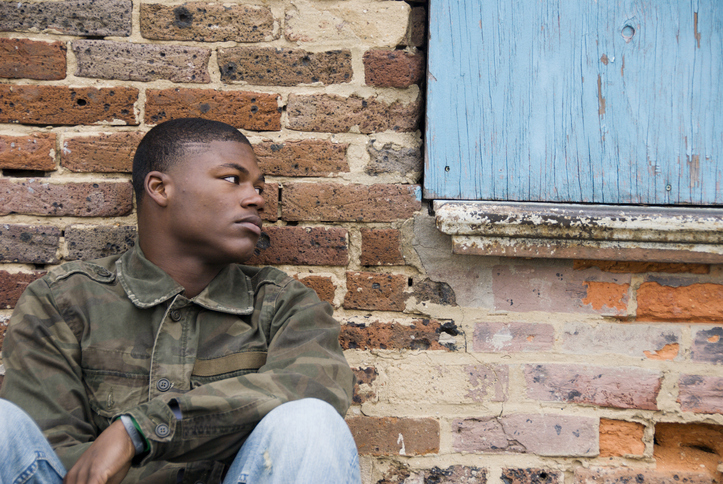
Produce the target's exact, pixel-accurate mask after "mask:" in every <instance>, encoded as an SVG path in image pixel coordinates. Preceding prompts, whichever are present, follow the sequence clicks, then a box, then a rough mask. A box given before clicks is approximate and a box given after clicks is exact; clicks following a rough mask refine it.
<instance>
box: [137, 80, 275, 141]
mask: <svg viewBox="0 0 723 484" xmlns="http://www.w3.org/2000/svg"><path fill="white" fill-rule="evenodd" d="M278 98H279V96H278V95H276V94H266V93H258V92H243V91H216V90H215V89H181V88H176V89H162V90H156V89H149V90H148V91H147V93H146V123H148V124H158V123H162V122H163V121H168V120H169V119H175V118H184V117H198V118H204V119H213V120H216V121H222V122H224V123H226V124H230V125H231V126H234V127H236V128H242V129H249V130H253V131H278V130H280V129H281V112H280V111H279V108H278Z"/></svg>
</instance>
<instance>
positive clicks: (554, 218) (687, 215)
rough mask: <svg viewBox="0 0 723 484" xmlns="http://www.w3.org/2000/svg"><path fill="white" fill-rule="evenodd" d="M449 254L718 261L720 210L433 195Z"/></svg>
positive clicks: (722, 248)
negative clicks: (454, 198)
mask: <svg viewBox="0 0 723 484" xmlns="http://www.w3.org/2000/svg"><path fill="white" fill-rule="evenodd" d="M434 212H435V216H436V223H437V228H438V229H439V230H440V231H441V232H443V233H445V234H448V235H451V236H452V244H453V252H454V253H455V254H469V255H489V256H502V257H532V258H555V259H598V260H618V261H656V262H686V263H706V264H716V263H723V209H718V208H680V207H636V206H613V205H573V204H551V203H528V202H525V203H519V202H459V201H444V200H436V201H435V202H434Z"/></svg>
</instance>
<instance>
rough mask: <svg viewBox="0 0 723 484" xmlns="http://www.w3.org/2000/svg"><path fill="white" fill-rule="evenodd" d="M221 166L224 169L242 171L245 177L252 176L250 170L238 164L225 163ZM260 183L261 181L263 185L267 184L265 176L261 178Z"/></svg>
mask: <svg viewBox="0 0 723 484" xmlns="http://www.w3.org/2000/svg"><path fill="white" fill-rule="evenodd" d="M221 166H222V167H224V168H233V169H234V170H238V171H240V172H241V173H243V174H244V175H250V174H251V173H250V172H249V170H248V168H246V167H245V166H241V165H239V164H238V163H224V164H223V165H221ZM258 181H260V182H262V183H266V177H265V176H264V175H261V176H259V178H258Z"/></svg>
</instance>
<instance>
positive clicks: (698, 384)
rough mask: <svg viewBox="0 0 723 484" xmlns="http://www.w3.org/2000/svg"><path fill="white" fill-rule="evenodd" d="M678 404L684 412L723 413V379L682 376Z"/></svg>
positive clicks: (679, 384) (679, 382)
mask: <svg viewBox="0 0 723 484" xmlns="http://www.w3.org/2000/svg"><path fill="white" fill-rule="evenodd" d="M678 390H679V391H678V402H679V403H680V408H681V409H682V410H683V411H684V412H696V413H723V378H722V377H718V376H704V375H681V376H680V379H679V380H678Z"/></svg>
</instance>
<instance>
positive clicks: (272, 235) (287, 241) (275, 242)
mask: <svg viewBox="0 0 723 484" xmlns="http://www.w3.org/2000/svg"><path fill="white" fill-rule="evenodd" d="M263 231H264V232H266V234H267V235H268V239H267V240H268V241H267V242H265V243H263V244H260V245H259V246H258V247H257V251H256V252H257V254H256V255H254V256H253V257H252V258H251V259H250V260H248V261H247V264H259V265H279V264H294V265H316V266H319V265H332V266H345V265H346V264H347V263H348V262H349V247H348V243H347V231H346V229H343V228H338V227H332V228H324V227H274V226H268V227H264V229H263Z"/></svg>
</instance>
